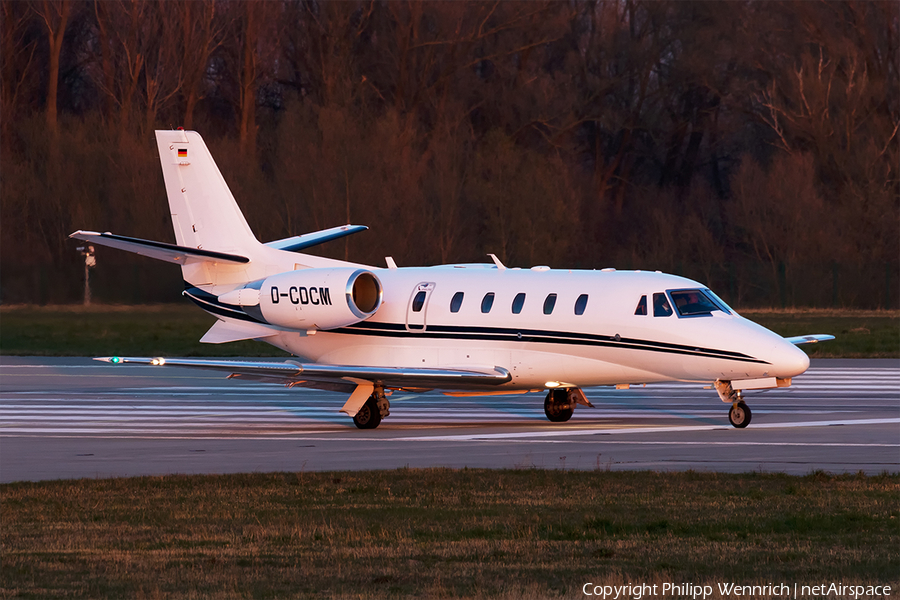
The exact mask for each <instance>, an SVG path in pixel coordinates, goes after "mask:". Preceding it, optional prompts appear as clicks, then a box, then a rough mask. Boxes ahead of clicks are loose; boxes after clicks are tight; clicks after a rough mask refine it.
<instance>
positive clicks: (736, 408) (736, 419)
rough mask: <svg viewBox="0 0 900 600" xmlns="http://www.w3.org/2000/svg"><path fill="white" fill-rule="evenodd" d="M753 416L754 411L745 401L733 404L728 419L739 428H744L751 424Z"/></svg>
mask: <svg viewBox="0 0 900 600" xmlns="http://www.w3.org/2000/svg"><path fill="white" fill-rule="evenodd" d="M751 416H753V413H751V412H750V407H749V406H747V405H746V404H744V402H743V401H741V402H738V403H737V404H732V405H731V410H729V411H728V420H729V421H731V424H732V425H734V426H735V427H737V428H738V429H743V428H744V427H746V426H747V425H749V424H750V417H751Z"/></svg>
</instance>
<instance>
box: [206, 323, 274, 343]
mask: <svg viewBox="0 0 900 600" xmlns="http://www.w3.org/2000/svg"><path fill="white" fill-rule="evenodd" d="M277 333H278V332H277V331H275V330H274V329H271V328H269V327H266V326H265V325H257V324H255V323H243V322H236V321H222V320H218V321H216V322H215V323H214V324H213V326H212V327H210V328H209V331H207V332H206V334H205V335H204V336H203V337H202V338H200V342H201V343H203V344H224V343H226V342H239V341H241V340H259V339H262V338H267V337H270V336H273V335H276V334H277Z"/></svg>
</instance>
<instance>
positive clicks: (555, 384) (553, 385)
mask: <svg viewBox="0 0 900 600" xmlns="http://www.w3.org/2000/svg"><path fill="white" fill-rule="evenodd" d="M561 385H562V384H561V383H560V382H558V381H548V382H547V383H545V384H544V387H547V388H558V387H559V386H561Z"/></svg>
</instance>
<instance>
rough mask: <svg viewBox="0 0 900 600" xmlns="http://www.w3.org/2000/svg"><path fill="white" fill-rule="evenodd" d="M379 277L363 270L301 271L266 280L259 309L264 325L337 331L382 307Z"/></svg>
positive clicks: (260, 295) (274, 276) (261, 290)
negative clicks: (265, 323)
mask: <svg viewBox="0 0 900 600" xmlns="http://www.w3.org/2000/svg"><path fill="white" fill-rule="evenodd" d="M382 296H383V291H382V287H381V282H380V281H379V280H378V277H376V276H375V274H374V273H372V272H370V271H366V270H364V269H345V268H336V269H303V270H299V271H289V272H287V273H279V274H278V275H272V276H271V277H268V278H266V279H265V280H264V281H263V283H262V286H261V288H260V294H259V308H260V311H261V312H262V316H263V318H264V319H265V320H266V322H267V323H270V324H272V325H277V326H279V327H287V328H290V329H336V328H338V327H345V326H347V325H352V324H354V323H359V322H360V321H363V320H365V319H367V318H369V317H371V316H372V315H373V314H375V312H376V311H377V310H378V309H379V308H380V307H381V300H382Z"/></svg>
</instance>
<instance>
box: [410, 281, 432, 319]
mask: <svg viewBox="0 0 900 600" xmlns="http://www.w3.org/2000/svg"><path fill="white" fill-rule="evenodd" d="M433 291H434V283H432V282H422V283H420V284H419V285H417V286H416V287H415V289H414V290H413V292H412V294H411V295H410V297H409V306H408V307H407V308H406V329H407V330H408V331H425V328H426V327H427V324H426V323H425V315H426V313H427V312H428V300H429V298H431V292H433Z"/></svg>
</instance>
